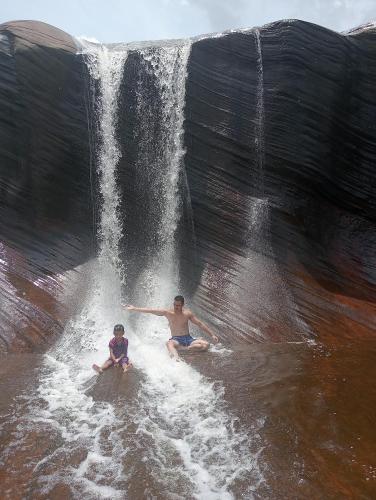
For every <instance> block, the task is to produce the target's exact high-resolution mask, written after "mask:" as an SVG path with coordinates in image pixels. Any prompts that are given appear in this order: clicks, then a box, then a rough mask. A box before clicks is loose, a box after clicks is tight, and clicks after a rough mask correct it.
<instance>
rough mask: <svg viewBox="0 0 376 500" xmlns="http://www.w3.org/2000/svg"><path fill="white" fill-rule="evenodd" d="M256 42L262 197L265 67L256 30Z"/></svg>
mask: <svg viewBox="0 0 376 500" xmlns="http://www.w3.org/2000/svg"><path fill="white" fill-rule="evenodd" d="M254 33H255V41H256V50H257V91H256V127H255V145H256V155H257V164H258V188H259V191H260V196H262V195H263V194H264V182H263V180H264V179H263V177H264V175H263V170H264V67H263V62H262V48H261V38H260V31H259V30H258V29H257V28H256V29H255V31H254Z"/></svg>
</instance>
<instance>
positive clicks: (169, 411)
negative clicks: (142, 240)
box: [134, 43, 262, 500]
mask: <svg viewBox="0 0 376 500" xmlns="http://www.w3.org/2000/svg"><path fill="white" fill-rule="evenodd" d="M189 51H190V46H189V45H188V44H186V43H184V44H183V45H178V46H168V47H158V48H155V47H153V48H148V49H144V50H142V51H141V54H142V56H143V60H144V61H145V66H144V70H145V71H146V72H150V75H149V76H152V77H155V86H156V88H157V91H158V96H157V99H159V100H158V102H160V103H161V108H162V109H161V117H162V119H161V120H160V123H159V126H160V127H161V129H162V133H161V137H160V139H159V141H158V142H156V141H155V138H154V137H153V131H154V130H155V129H156V127H155V123H154V122H155V120H158V119H159V116H158V115H157V116H155V115H153V112H151V111H150V106H152V103H151V102H150V96H149V94H148V92H145V89H143V88H142V83H143V80H142V79H140V86H139V90H138V96H139V103H138V105H139V106H138V108H139V109H138V116H139V119H140V123H139V128H140V129H141V130H142V131H143V132H144V133H145V135H144V136H142V137H143V139H144V140H143V141H142V144H143V147H144V152H143V154H142V155H141V157H142V162H143V163H141V164H140V165H139V168H140V169H141V168H145V165H147V168H152V167H153V165H152V161H151V160H154V162H155V165H154V168H155V174H156V175H155V177H154V179H152V180H154V183H155V185H154V186H153V185H151V186H148V189H149V192H150V190H152V189H153V188H154V189H156V190H157V192H158V194H160V202H159V205H158V208H159V212H160V213H158V214H156V220H155V221H154V222H155V223H154V224H152V227H154V228H157V229H155V232H156V233H157V234H155V238H154V239H153V241H154V242H155V248H152V249H151V251H152V252H153V251H154V255H153V258H151V261H150V264H149V266H148V269H146V271H145V274H144V276H143V283H142V284H143V290H145V292H146V293H145V295H144V296H143V297H140V300H142V304H145V302H149V305H153V306H156V305H159V306H162V307H166V306H170V305H171V300H172V298H173V296H174V294H176V291H177V284H178V262H177V257H176V238H175V234H176V230H177V226H178V223H179V218H180V210H181V199H180V196H181V192H179V190H178V188H179V187H180V188H181V185H182V184H183V185H184V183H181V184H179V177H180V175H181V174H182V171H181V169H182V159H183V155H184V149H183V122H184V97H185V79H186V74H187V70H186V65H187V61H188V57H189ZM153 120H154V121H153ZM162 176H163V178H162V183H161V177H162ZM145 305H147V304H145ZM136 331H137V334H138V335H137V336H138V337H139V338H141V339H142V341H140V342H137V340H136V339H137V337H136V338H135V343H134V353H135V354H134V355H135V359H137V363H139V364H140V366H142V368H143V371H144V373H145V375H146V377H147V383H146V384H143V386H142V387H141V389H140V391H139V394H138V402H139V408H138V410H137V414H136V415H135V420H136V421H137V424H138V436H139V438H140V439H142V440H145V441H147V440H148V439H149V441H150V444H149V446H148V453H147V460H146V461H145V464H146V467H147V469H148V473H149V475H150V476H151V477H154V478H155V480H159V481H161V478H163V479H162V481H161V482H162V483H163V485H162V486H161V488H162V487H163V489H164V491H165V492H166V493H165V496H166V497H167V498H169V495H168V493H170V495H171V498H173V495H174V491H179V493H180V494H181V495H182V496H183V497H189V498H191V497H194V498H199V499H201V498H205V499H213V500H214V499H229V498H232V493H231V491H232V489H233V488H234V485H235V484H237V483H238V482H239V481H242V480H244V478H247V479H248V485H249V484H251V487H250V496H249V497H250V498H251V491H252V490H253V489H256V488H257V486H258V485H259V483H260V482H261V481H262V475H261V473H260V470H259V466H258V451H257V449H255V448H256V447H255V442H256V440H257V439H256V433H255V434H254V435H253V439H252V438H251V437H250V436H249V434H248V433H247V432H244V431H238V432H236V431H235V429H234V425H235V424H234V422H235V419H234V418H233V416H232V415H231V412H230V411H229V410H228V409H227V408H225V404H224V400H223V390H222V386H221V384H220V383H217V384H213V383H212V382H210V381H208V380H207V379H206V378H205V377H203V376H201V375H200V374H199V373H198V372H197V371H196V370H194V369H193V368H192V367H191V366H189V364H185V363H181V364H179V365H178V364H176V362H175V361H172V360H171V359H169V358H168V355H167V351H166V348H165V345H164V344H165V341H166V340H167V339H168V337H169V336H170V334H169V331H168V328H167V325H166V324H165V319H158V318H156V317H155V316H150V315H146V316H144V317H142V316H141V317H138V321H137V327H136ZM219 355H221V354H219ZM161 367H163V369H161ZM150 436H152V439H151V438H150ZM148 464H151V465H150V466H148ZM157 478H159V479H157ZM167 492H168V493H167Z"/></svg>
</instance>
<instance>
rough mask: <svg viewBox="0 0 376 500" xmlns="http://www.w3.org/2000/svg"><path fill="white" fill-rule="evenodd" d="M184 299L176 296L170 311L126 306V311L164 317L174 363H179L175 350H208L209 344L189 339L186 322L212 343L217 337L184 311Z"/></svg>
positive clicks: (169, 350) (203, 324)
mask: <svg viewBox="0 0 376 500" xmlns="http://www.w3.org/2000/svg"><path fill="white" fill-rule="evenodd" d="M183 308H184V297H183V296H182V295H178V296H177V297H175V299H174V310H173V311H171V310H170V309H149V308H147V307H135V306H130V305H129V306H126V309H128V311H136V312H142V313H150V314H155V315H156V316H165V317H166V318H167V321H168V325H169V327H170V331H171V338H170V339H169V340H168V341H167V344H166V345H167V349H168V352H169V353H170V356H171V357H172V358H174V359H175V360H176V361H179V355H178V352H177V350H185V349H187V350H188V351H191V352H197V351H207V350H208V349H209V342H207V341H206V340H204V339H202V338H199V339H194V338H193V337H191V335H190V333H189V328H188V322H189V321H191V322H192V323H193V324H194V325H197V326H198V327H199V328H200V329H201V330H203V331H204V332H205V333H207V334H208V335H210V337H211V338H212V339H213V342H214V343H215V344H216V343H217V342H218V337H217V336H216V335H214V333H213V332H212V331H211V330H210V329H209V328H208V327H207V326H206V325H205V323H203V322H202V321H201V320H199V319H198V318H196V316H195V315H194V314H193V313H192V311H189V310H184V309H183Z"/></svg>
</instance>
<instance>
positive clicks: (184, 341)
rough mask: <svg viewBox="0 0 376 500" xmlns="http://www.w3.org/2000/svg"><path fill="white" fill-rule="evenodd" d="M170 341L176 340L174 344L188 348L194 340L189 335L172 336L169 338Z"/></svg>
mask: <svg viewBox="0 0 376 500" xmlns="http://www.w3.org/2000/svg"><path fill="white" fill-rule="evenodd" d="M170 340H176V342H179V344H180V345H182V346H184V347H188V346H190V345H191V344H192V342H193V341H194V340H196V339H194V338H193V337H191V336H190V335H174V336H172V337H171V338H170Z"/></svg>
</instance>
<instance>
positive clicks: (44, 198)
mask: <svg viewBox="0 0 376 500" xmlns="http://www.w3.org/2000/svg"><path fill="white" fill-rule="evenodd" d="M0 35H1V38H0V67H1V75H2V77H1V80H0V99H1V104H2V105H1V107H0V124H1V127H0V154H1V159H2V161H1V165H0V177H1V200H0V203H1V205H0V210H1V219H0V234H1V237H2V239H3V241H6V242H8V243H11V244H13V245H17V246H18V247H20V248H22V250H23V251H24V252H29V253H30V254H31V258H32V259H37V254H40V257H42V259H41V262H40V264H41V265H42V266H43V268H44V270H45V271H49V270H51V271H52V270H55V271H59V270H63V269H69V268H71V267H72V266H74V265H77V264H78V263H82V262H83V261H85V260H86V259H87V258H88V256H89V255H90V246H91V242H92V234H93V228H92V225H91V219H92V217H91V213H92V207H91V185H90V171H89V165H90V162H89V140H88V127H87V112H86V101H85V98H84V97H85V92H86V88H87V78H86V75H85V74H84V72H85V66H84V65H83V64H82V61H81V60H80V58H79V57H77V56H76V51H77V49H76V45H75V43H74V40H73V39H72V38H71V37H70V36H69V35H66V34H65V33H64V32H62V31H60V30H58V29H56V28H52V27H50V26H48V25H45V24H43V23H37V22H22V21H20V22H14V23H9V24H3V25H1V26H0ZM35 247H37V251H36V252H35V251H34V249H35Z"/></svg>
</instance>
